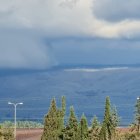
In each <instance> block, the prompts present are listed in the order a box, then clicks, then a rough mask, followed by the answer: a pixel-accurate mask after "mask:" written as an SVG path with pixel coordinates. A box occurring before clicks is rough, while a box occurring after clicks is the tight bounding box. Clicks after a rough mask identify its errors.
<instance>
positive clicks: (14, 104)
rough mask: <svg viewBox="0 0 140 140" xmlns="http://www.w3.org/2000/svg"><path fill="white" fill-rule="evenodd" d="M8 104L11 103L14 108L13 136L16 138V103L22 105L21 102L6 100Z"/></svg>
mask: <svg viewBox="0 0 140 140" xmlns="http://www.w3.org/2000/svg"><path fill="white" fill-rule="evenodd" d="M8 104H9V105H13V106H14V108H15V111H14V122H15V123H14V124H15V125H14V137H15V139H16V123H17V122H16V120H17V105H23V103H11V102H8Z"/></svg>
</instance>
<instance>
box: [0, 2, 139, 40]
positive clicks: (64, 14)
mask: <svg viewBox="0 0 140 140" xmlns="http://www.w3.org/2000/svg"><path fill="white" fill-rule="evenodd" d="M122 3H124V2H122ZM122 3H121V2H120V0H119V1H112V0H87V1H85V0H0V16H1V19H0V25H1V26H5V27H11V28H27V29H33V30H41V31H42V32H44V33H43V34H45V35H46V36H49V37H50V36H52V37H60V36H63V37H64V36H91V37H94V36H98V37H105V38H121V37H126V38H131V37H132V38H133V37H135V36H137V35H139V33H140V28H139V27H140V20H136V19H133V20H132V19H129V16H128V15H127V14H126V15H125V16H128V19H125V18H124V19H122V20H121V21H117V22H110V21H107V20H104V18H103V19H100V18H98V16H97V15H98V14H101V13H103V14H106V15H110V14H111V13H112V12H111V11H110V9H113V8H109V7H114V8H115V13H116V15H118V16H119V17H121V16H122V13H121V12H122V10H125V11H130V12H131V11H132V13H133V14H132V15H135V13H136V12H135V11H134V12H133V9H135V8H134V6H136V5H138V6H137V7H139V5H140V2H137V0H134V1H133V2H132V0H129V1H127V2H126V0H125V3H124V4H122ZM107 5H109V6H108V7H107ZM118 5H119V6H118ZM122 5H125V7H124V6H122ZM131 5H132V7H131ZM120 6H121V9H122V10H120V9H119V10H117V8H118V7H120ZM104 7H105V8H104ZM137 7H136V8H137ZM93 11H94V12H93ZM123 14H125V13H123ZM99 17H100V16H99ZM103 17H104V16H103ZM113 18H115V17H113ZM116 18H117V17H116Z"/></svg>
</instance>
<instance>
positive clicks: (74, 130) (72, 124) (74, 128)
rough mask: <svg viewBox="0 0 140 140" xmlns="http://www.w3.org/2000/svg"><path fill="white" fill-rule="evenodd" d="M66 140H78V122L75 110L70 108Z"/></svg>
mask: <svg viewBox="0 0 140 140" xmlns="http://www.w3.org/2000/svg"><path fill="white" fill-rule="evenodd" d="M64 139H65V140H78V120H77V118H76V116H75V112H74V108H73V107H70V115H69V120H68V124H67V125H66V128H65V130H64Z"/></svg>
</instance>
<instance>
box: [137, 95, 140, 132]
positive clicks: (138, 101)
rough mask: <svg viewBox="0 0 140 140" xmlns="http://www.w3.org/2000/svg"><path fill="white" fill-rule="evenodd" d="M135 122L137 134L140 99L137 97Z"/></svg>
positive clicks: (139, 124)
mask: <svg viewBox="0 0 140 140" xmlns="http://www.w3.org/2000/svg"><path fill="white" fill-rule="evenodd" d="M136 120H137V123H138V124H137V127H138V132H140V97H137V103H136Z"/></svg>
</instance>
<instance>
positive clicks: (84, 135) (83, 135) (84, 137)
mask: <svg viewBox="0 0 140 140" xmlns="http://www.w3.org/2000/svg"><path fill="white" fill-rule="evenodd" d="M79 140H89V136H88V123H87V118H86V117H85V115H84V114H83V115H82V117H81V120H80V124H79Z"/></svg>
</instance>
